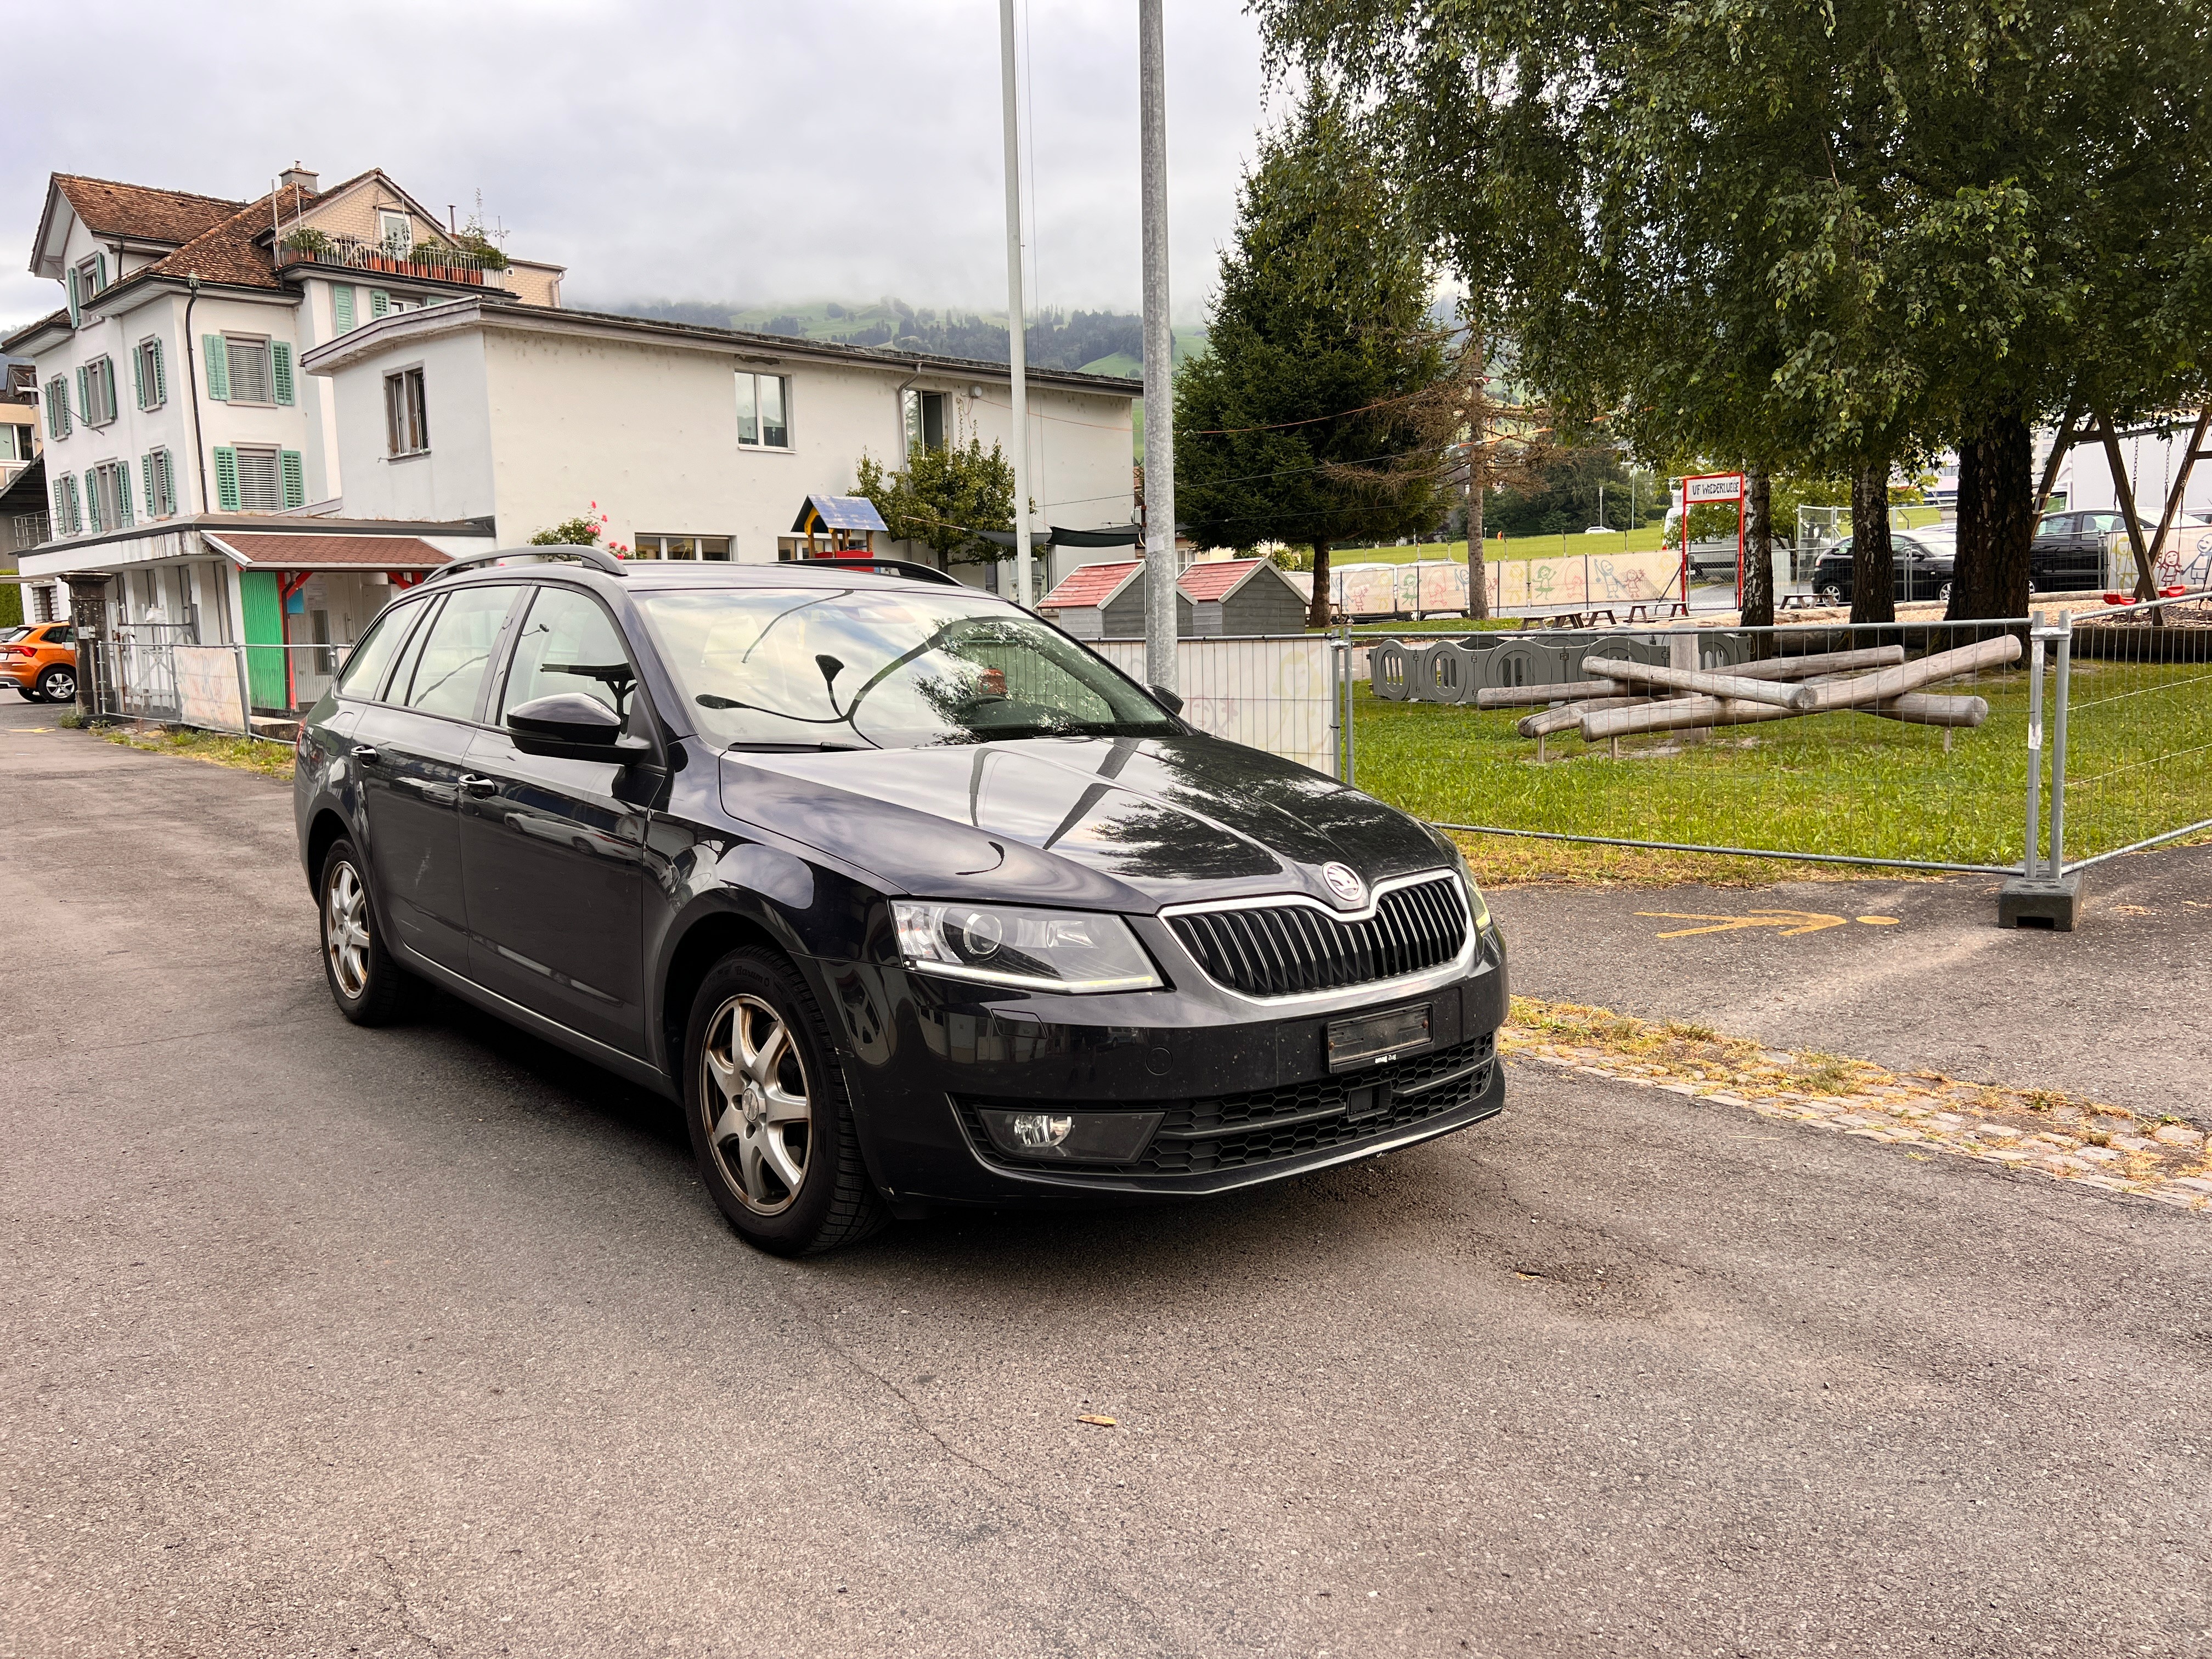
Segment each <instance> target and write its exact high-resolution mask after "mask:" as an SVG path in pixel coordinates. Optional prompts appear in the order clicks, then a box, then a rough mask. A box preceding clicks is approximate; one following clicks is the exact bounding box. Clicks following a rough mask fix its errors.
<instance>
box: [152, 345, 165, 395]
mask: <svg viewBox="0 0 2212 1659" xmlns="http://www.w3.org/2000/svg"><path fill="white" fill-rule="evenodd" d="M149 344H151V345H152V346H153V348H154V401H155V403H157V404H166V403H167V402H168V401H169V366H168V364H167V362H164V361H163V358H164V356H166V354H165V353H164V352H163V350H162V349H161V342H160V341H159V340H154V341H150V342H149Z"/></svg>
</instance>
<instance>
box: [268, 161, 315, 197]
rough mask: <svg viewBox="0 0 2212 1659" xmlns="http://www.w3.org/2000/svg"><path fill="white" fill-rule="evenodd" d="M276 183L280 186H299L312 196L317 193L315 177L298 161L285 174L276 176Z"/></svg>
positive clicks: (286, 169) (285, 170) (287, 168)
mask: <svg viewBox="0 0 2212 1659" xmlns="http://www.w3.org/2000/svg"><path fill="white" fill-rule="evenodd" d="M276 182H277V184H278V185H298V186H299V187H300V188H301V190H304V191H307V194H308V195H310V196H313V194H314V193H315V175H314V174H313V173H311V172H309V171H308V170H307V168H306V167H301V165H300V164H299V163H298V162H297V161H295V162H293V163H292V165H291V166H290V167H286V168H285V169H284V171H283V172H282V173H278V174H277V175H276Z"/></svg>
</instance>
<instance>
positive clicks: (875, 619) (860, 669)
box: [637, 586, 1176, 749]
mask: <svg viewBox="0 0 2212 1659" xmlns="http://www.w3.org/2000/svg"><path fill="white" fill-rule="evenodd" d="M637 605H638V608H639V610H641V611H643V612H644V613H645V616H646V619H647V623H648V624H649V625H650V626H651V627H652V629H653V632H654V634H655V635H657V636H658V637H659V644H660V648H661V655H662V657H663V659H665V661H666V663H667V665H668V668H669V671H670V672H671V674H673V675H674V676H675V678H676V682H677V684H678V685H679V686H680V687H681V688H682V690H683V692H684V698H685V700H686V701H687V702H690V704H691V706H692V708H693V711H694V718H695V719H696V720H697V721H698V724H699V730H700V732H701V734H702V736H704V737H705V738H708V741H710V742H712V743H714V744H717V745H719V746H720V747H723V748H744V747H747V746H752V747H760V748H796V749H867V748H878V749H913V748H919V747H921V746H923V745H925V744H947V743H987V742H989V741H992V740H993V739H995V738H1034V737H1062V736H1081V737H1141V736H1146V735H1151V734H1164V733H1167V732H1172V731H1174V730H1176V726H1175V723H1174V722H1173V721H1172V720H1170V719H1169V718H1168V717H1167V716H1166V715H1165V714H1163V713H1162V712H1161V711H1160V708H1159V707H1158V704H1156V703H1154V702H1152V699H1151V698H1149V697H1147V696H1145V695H1144V693H1142V692H1141V691H1139V690H1137V689H1136V687H1134V686H1133V685H1131V684H1129V682H1128V681H1127V680H1125V679H1123V678H1121V676H1120V675H1119V674H1117V673H1115V671H1113V670H1112V669H1110V668H1109V667H1107V666H1106V665H1105V664H1104V663H1103V662H1101V661H1099V660H1098V659H1097V658H1096V657H1093V656H1092V655H1091V653H1089V652H1087V651H1085V650H1084V649H1083V647H1080V646H1079V645H1077V644H1076V643H1075V642H1074V641H1073V640H1070V639H1069V638H1067V637H1066V635H1063V634H1061V633H1060V631H1059V630H1058V629H1054V628H1049V627H1047V626H1046V625H1045V624H1044V623H1041V622H1039V621H1038V620H1037V619H1036V617H1031V616H1029V615H1027V614H1026V613H1024V612H1023V611H1017V610H1015V609H1014V608H1013V607H1012V606H1011V605H1004V604H1000V603H998V602H995V601H994V600H990V599H984V598H982V597H981V596H980V595H978V596H972V597H971V596H969V595H967V594H964V593H959V592H952V591H950V590H947V589H942V588H938V589H926V590H924V591H922V592H913V593H909V592H890V591H886V590H883V589H875V588H869V589H840V590H836V591H834V592H823V591H822V589H820V588H818V587H811V586H810V587H806V588H769V589H763V588H749V589H741V590H737V591H732V590H730V589H726V588H723V589H696V588H695V589H687V590H681V591H677V592H658V593H641V594H639V595H638V597H637Z"/></svg>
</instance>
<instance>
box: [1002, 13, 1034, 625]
mask: <svg viewBox="0 0 2212 1659" xmlns="http://www.w3.org/2000/svg"><path fill="white" fill-rule="evenodd" d="M999 76H1000V90H1001V99H1000V101H1001V104H1002V106H1003V107H1004V110H1005V114H1006V363H1007V367H1008V368H1010V369H1011V370H1012V385H1013V422H1014V433H1013V438H1014V602H1015V603H1016V604H1017V605H1020V606H1022V607H1023V609H1024V610H1027V609H1029V608H1030V607H1031V606H1032V605H1034V604H1035V603H1036V599H1035V595H1034V593H1033V592H1032V590H1031V586H1030V396H1029V384H1028V380H1029V336H1028V330H1029V307H1028V306H1027V304H1026V303H1024V300H1023V297H1022V117H1021V104H1020V101H1019V94H1018V91H1017V90H1016V85H1015V79H1014V0H999Z"/></svg>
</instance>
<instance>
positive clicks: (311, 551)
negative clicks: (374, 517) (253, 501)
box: [211, 530, 453, 570]
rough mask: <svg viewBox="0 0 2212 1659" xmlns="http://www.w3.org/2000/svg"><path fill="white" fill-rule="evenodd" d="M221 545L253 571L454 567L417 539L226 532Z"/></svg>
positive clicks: (417, 537)
mask: <svg viewBox="0 0 2212 1659" xmlns="http://www.w3.org/2000/svg"><path fill="white" fill-rule="evenodd" d="M211 539H219V541H220V543H221V545H222V546H223V547H224V548H226V549H228V550H230V551H231V552H233V553H234V554H236V555H237V556H238V557H240V559H243V560H244V561H245V562H246V568H247V569H249V570H325V569H331V568H343V569H349V570H435V569H436V568H438V567H439V566H440V565H441V564H450V563H452V562H453V557H452V555H450V554H446V553H441V552H440V551H438V550H437V549H436V548H435V547H433V546H431V545H430V544H429V543H428V542H426V541H424V540H423V539H422V538H421V537H419V536H284V535H264V534H261V533H259V532H240V531H236V530H227V531H226V532H224V533H223V534H222V536H221V537H220V538H211Z"/></svg>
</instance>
